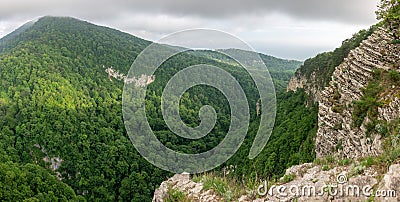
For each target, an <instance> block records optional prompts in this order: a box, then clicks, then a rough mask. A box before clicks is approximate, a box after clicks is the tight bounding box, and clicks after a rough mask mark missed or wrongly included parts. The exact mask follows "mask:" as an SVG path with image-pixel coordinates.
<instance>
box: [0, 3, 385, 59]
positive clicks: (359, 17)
mask: <svg viewBox="0 0 400 202" xmlns="http://www.w3.org/2000/svg"><path fill="white" fill-rule="evenodd" d="M378 1H379V0H279V1H278V0H246V1H238V0H213V1H209V0H114V1H106V0H86V1H82V0H69V1H59V0H0V3H1V5H2V6H1V7H0V37H2V36H4V35H6V34H8V33H9V32H11V31H12V30H14V29H16V28H18V27H19V26H21V25H22V24H24V23H25V22H27V21H30V20H32V19H35V18H38V17H41V16H45V15H52V16H71V17H76V18H80V19H83V20H87V21H90V22H93V23H95V24H99V25H105V26H108V27H112V28H116V29H119V30H122V31H125V32H128V33H131V34H133V35H136V36H139V37H141V38H145V39H148V40H158V39H159V38H161V37H163V36H165V35H168V34H170V33H172V32H176V31H180V30H183V29H191V28H211V29H218V30H221V31H225V32H228V33H231V34H233V35H236V36H238V37H239V38H241V39H242V40H244V41H246V42H247V43H249V44H250V45H251V46H252V47H254V49H255V50H257V51H259V52H262V53H266V54H270V55H274V56H278V57H282V58H289V59H300V60H304V59H306V58H309V57H312V56H314V55H316V54H317V53H319V52H322V51H328V50H332V49H334V48H335V47H338V46H340V44H341V42H342V41H343V40H344V39H346V38H349V37H351V36H352V34H354V33H356V32H357V31H358V30H360V29H366V28H368V27H369V26H370V25H372V24H374V23H376V20H375V14H374V11H375V9H376V5H377V4H378Z"/></svg>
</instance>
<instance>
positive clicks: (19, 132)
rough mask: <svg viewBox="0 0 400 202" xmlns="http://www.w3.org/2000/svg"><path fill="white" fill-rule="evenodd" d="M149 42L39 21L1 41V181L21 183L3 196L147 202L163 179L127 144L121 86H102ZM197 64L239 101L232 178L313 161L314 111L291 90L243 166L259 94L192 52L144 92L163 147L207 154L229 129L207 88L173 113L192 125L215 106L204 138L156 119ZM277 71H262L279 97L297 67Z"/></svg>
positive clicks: (72, 23) (232, 68)
mask: <svg viewBox="0 0 400 202" xmlns="http://www.w3.org/2000/svg"><path fill="white" fill-rule="evenodd" d="M148 44H149V42H147V41H144V40H141V39H138V38H136V37H133V36H130V35H128V34H125V33H121V32H119V31H116V30H112V29H109V28H105V27H99V26H94V25H91V24H89V23H86V22H82V21H78V20H75V19H72V18H54V17H44V18H41V19H39V21H38V22H36V23H34V24H27V25H25V26H24V27H23V28H21V29H19V30H17V31H16V32H14V33H12V34H11V35H9V36H7V37H5V38H3V39H1V40H0V47H1V48H0V78H2V79H1V80H0V126H1V129H0V137H1V139H0V143H1V144H0V151H3V152H2V154H7V155H3V156H0V157H1V158H0V167H2V168H3V167H4V169H2V170H4V172H5V174H4V175H3V174H2V175H1V176H0V177H3V176H5V177H7V176H11V177H12V176H16V175H18V177H17V178H18V180H19V181H18V182H20V183H14V184H7V183H5V182H9V181H8V179H9V178H7V179H6V178H2V180H1V181H0V182H1V183H3V184H2V185H3V186H2V187H1V192H3V191H5V190H14V189H16V190H17V189H18V190H19V187H18V186H24V187H25V188H24V190H26V191H25V192H21V191H19V192H18V193H17V192H15V193H14V192H10V194H15V195H18V197H20V198H21V199H22V198H25V199H29V198H31V199H32V200H36V199H38V200H47V199H49V200H51V201H52V200H55V198H58V199H61V200H63V199H72V200H75V199H76V200H81V199H83V198H84V199H86V200H89V201H99V200H101V201H118V200H119V201H130V200H131V201H150V199H151V196H152V193H153V191H154V189H155V188H156V186H158V185H159V184H160V183H161V181H163V180H165V179H166V178H167V177H168V176H169V175H170V173H167V172H165V171H162V170H160V169H158V168H155V167H154V166H152V165H151V164H150V163H148V162H147V161H146V160H145V159H144V158H142V157H141V156H140V155H139V153H138V152H137V151H136V150H135V148H134V147H133V145H132V144H131V142H130V141H129V137H128V135H127V134H126V131H125V127H124V124H123V118H122V110H121V101H122V97H121V96H122V89H123V82H122V81H117V80H112V81H110V80H109V79H108V75H107V74H106V73H105V71H104V68H103V66H106V67H109V66H113V67H114V68H115V69H117V70H118V71H119V72H124V73H126V72H127V71H128V69H129V68H130V65H131V63H132V62H133V60H134V59H135V57H136V56H137V55H138V53H140V51H141V50H143V49H144V48H145V47H146V46H147V45H148ZM262 58H263V60H264V61H268V60H270V59H268V57H267V56H262ZM271 61H272V59H271ZM199 63H203V64H212V65H216V66H219V67H221V68H224V69H226V70H227V71H228V72H230V73H231V74H232V75H233V76H234V77H235V78H237V79H238V81H239V83H240V84H241V85H242V87H243V89H244V91H245V93H246V95H247V98H248V101H249V103H248V104H249V107H250V110H251V127H250V130H249V137H250V138H249V139H248V140H246V142H245V143H244V145H243V146H242V147H241V149H240V151H239V152H238V154H237V155H236V156H234V157H233V158H232V159H231V160H230V164H234V165H238V166H239V167H241V168H240V173H243V174H245V173H248V171H250V170H251V169H252V168H254V165H257V166H256V170H255V171H254V170H253V171H254V172H258V173H260V175H261V176H272V175H274V174H280V173H282V172H283V169H284V168H285V167H287V166H289V165H292V164H295V163H297V162H303V161H309V160H311V159H312V158H313V152H312V149H311V148H312V141H311V142H310V139H312V134H313V130H314V127H315V122H316V120H315V119H316V114H315V111H314V108H312V109H308V108H306V107H305V106H304V102H305V94H304V93H301V92H299V93H289V94H284V93H282V94H280V95H279V96H278V101H279V103H280V104H279V105H278V116H277V126H276V129H275V130H274V133H273V136H272V137H271V142H270V144H269V145H268V146H267V148H266V149H265V150H264V151H263V153H262V155H260V157H258V158H257V159H256V160H255V161H254V160H253V161H251V160H246V159H247V155H248V150H249V148H250V146H251V143H252V139H254V136H255V134H256V131H257V129H258V126H259V124H260V123H259V117H257V116H256V115H255V105H256V102H257V100H258V98H259V95H258V93H257V90H256V88H255V85H254V82H253V81H252V80H251V78H250V76H249V75H248V74H247V73H246V72H245V71H244V70H243V69H242V68H241V67H239V66H238V65H234V64H229V63H226V62H221V61H217V60H215V59H214V58H210V57H209V56H204V55H203V54H200V53H199V52H195V53H193V54H192V53H190V52H189V53H182V54H178V55H176V56H175V57H173V58H171V59H170V60H168V61H167V62H166V63H165V64H163V67H162V68H160V69H159V70H158V71H157V72H156V81H155V82H154V83H152V84H151V85H150V86H149V91H148V94H147V98H148V101H147V102H146V110H147V115H148V119H149V122H150V125H151V127H152V128H153V129H154V130H155V131H156V135H157V136H158V138H159V139H160V140H161V141H162V142H163V143H164V144H165V145H167V146H168V147H170V148H173V149H176V150H180V151H183V152H187V153H198V152H201V151H206V150H208V149H210V148H212V147H214V146H215V145H216V144H218V142H219V141H220V140H221V139H222V138H223V137H224V135H225V134H226V131H227V129H228V127H229V123H230V119H231V117H230V109H229V105H228V103H227V100H226V99H224V98H223V97H224V96H223V95H222V94H221V92H219V91H218V90H216V89H213V88H211V87H207V86H197V87H194V88H191V89H190V90H189V91H188V92H186V93H185V94H184V96H183V97H182V99H181V100H180V103H181V104H180V110H181V111H180V113H181V114H182V119H183V120H184V122H185V123H187V124H188V125H191V126H196V125H198V124H199V118H198V111H199V109H200V107H201V106H203V105H211V106H213V107H214V108H215V110H216V111H217V114H218V119H217V120H218V121H217V124H216V126H215V128H214V129H213V131H212V132H211V133H210V134H209V135H208V136H206V137H204V138H201V139H199V140H193V141H192V140H187V139H183V138H180V137H179V136H177V135H175V134H173V133H171V131H169V130H168V129H167V127H166V126H165V123H164V121H163V120H162V115H161V111H160V107H159V106H160V96H161V94H162V89H163V87H164V86H165V84H166V82H167V81H168V80H169V78H171V76H172V75H174V74H175V73H176V72H178V71H179V70H181V69H183V68H184V67H187V66H189V65H193V64H199ZM279 63H280V64H281V65H277V66H276V68H275V69H274V67H273V66H272V67H270V69H271V74H272V77H273V78H274V79H275V81H279V82H280V83H281V84H280V85H281V87H280V88H278V89H283V87H282V86H283V85H284V84H285V83H287V82H288V81H289V78H290V77H289V74H290V72H291V71H294V69H295V68H296V65H298V64H299V63H298V62H294V61H291V62H290V61H289V62H288V63H285V62H284V61H280V62H279ZM267 65H268V62H267ZM271 65H273V63H271ZM274 65H275V64H274ZM286 68H287V69H286ZM273 70H274V71H273ZM260 75H261V76H262V75H263V74H260ZM314 132H315V131H314ZM288 140H289V141H288ZM290 141H293V142H290ZM306 154H307V155H308V154H309V155H308V156H307V155H306ZM46 156H50V157H60V158H61V159H62V160H63V161H62V163H61V167H60V168H59V169H58V170H57V171H56V172H58V173H59V175H60V176H61V178H62V181H58V180H57V178H56V177H55V174H54V173H53V174H51V173H52V172H53V171H50V170H49V169H48V168H49V163H47V162H45V161H43V160H42V159H43V158H44V157H46ZM263 164H267V165H269V166H268V168H263V167H264V165H263ZM273 164H276V166H272V165H273ZM272 167H273V168H272ZM1 172H2V171H1ZM12 173H14V174H12ZM249 173H251V172H249ZM32 176H33V177H32ZM237 176H241V174H240V175H239V174H238V175H237ZM17 178H15V179H17ZM42 182H43V183H42ZM35 183H36V184H35ZM38 183H41V184H40V185H38ZM71 190H72V192H71ZM76 195H80V197H79V198H76ZM3 196H4V198H0V199H1V200H9V198H7V197H10V196H11V195H6V194H5V195H0V197H3ZM35 198H36V199H35Z"/></svg>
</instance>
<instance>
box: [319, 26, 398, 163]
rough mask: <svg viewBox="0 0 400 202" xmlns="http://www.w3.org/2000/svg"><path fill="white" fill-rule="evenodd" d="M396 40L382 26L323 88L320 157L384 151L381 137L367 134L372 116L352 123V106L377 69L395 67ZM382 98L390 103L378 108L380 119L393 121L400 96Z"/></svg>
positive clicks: (320, 104) (359, 154)
mask: <svg viewBox="0 0 400 202" xmlns="http://www.w3.org/2000/svg"><path fill="white" fill-rule="evenodd" d="M393 40H394V37H393V36H392V35H391V34H390V33H389V31H388V30H386V29H384V28H379V29H378V30H377V31H375V32H374V33H373V34H372V35H371V36H370V37H369V38H368V39H366V40H364V41H363V42H362V43H361V45H360V47H358V48H356V49H354V50H352V51H351V52H350V54H349V55H348V57H347V58H346V59H345V60H344V62H343V63H342V64H341V65H340V66H338V67H337V68H336V69H335V71H334V73H333V75H332V81H331V82H330V85H329V86H328V87H327V88H326V89H325V90H324V91H322V92H321V99H320V100H319V112H318V132H317V137H316V153H317V158H320V157H324V156H327V155H336V156H339V157H342V158H360V157H366V156H375V155H378V154H380V153H381V152H382V147H381V144H382V142H381V137H380V136H379V135H372V136H371V137H367V136H366V135H365V134H366V129H365V127H364V125H365V123H367V122H368V118H366V119H365V120H364V123H363V125H362V126H361V127H360V128H354V127H352V122H353V121H352V113H353V109H352V107H349V106H351V104H352V102H353V101H356V100H360V97H361V96H362V95H363V93H362V89H363V88H364V87H365V86H366V85H367V82H368V80H369V79H370V78H371V76H372V72H373V70H374V69H377V68H380V69H385V70H389V69H395V65H396V64H397V63H398V62H399V58H400V47H399V45H398V44H392V41H393ZM397 70H398V69H397ZM382 99H384V100H388V101H389V102H390V103H389V104H387V105H385V106H384V107H383V108H380V109H379V110H378V111H379V115H378V116H379V119H384V120H386V121H390V120H393V119H397V118H399V115H400V114H399V110H400V101H399V99H398V98H394V96H393V94H390V93H389V94H388V95H387V97H385V98H382Z"/></svg>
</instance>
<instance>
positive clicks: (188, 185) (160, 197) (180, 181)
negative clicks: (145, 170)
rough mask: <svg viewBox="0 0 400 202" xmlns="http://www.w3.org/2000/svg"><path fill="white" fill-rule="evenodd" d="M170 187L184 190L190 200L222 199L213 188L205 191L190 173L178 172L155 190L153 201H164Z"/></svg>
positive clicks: (205, 201) (207, 200) (207, 201)
mask: <svg viewBox="0 0 400 202" xmlns="http://www.w3.org/2000/svg"><path fill="white" fill-rule="evenodd" d="M168 188H170V189H178V190H179V191H182V192H183V193H185V194H186V195H187V197H188V200H190V201H204V202H209V201H222V199H221V198H220V197H218V196H217V195H216V194H215V193H214V191H213V190H207V191H204V190H203V184H202V183H196V182H193V181H192V180H190V174H176V175H174V176H173V177H172V178H170V179H168V180H167V181H164V182H163V183H161V185H160V187H159V188H158V189H156V190H155V192H154V197H153V202H164V198H165V197H166V196H167V194H168Z"/></svg>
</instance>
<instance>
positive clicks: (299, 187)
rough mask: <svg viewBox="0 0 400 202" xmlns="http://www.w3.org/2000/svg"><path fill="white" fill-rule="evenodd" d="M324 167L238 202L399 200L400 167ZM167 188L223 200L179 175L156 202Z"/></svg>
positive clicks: (294, 170) (158, 201) (303, 169)
mask: <svg viewBox="0 0 400 202" xmlns="http://www.w3.org/2000/svg"><path fill="white" fill-rule="evenodd" d="M324 167H325V166H321V165H314V164H311V163H307V164H303V165H298V166H293V167H291V168H289V169H288V170H287V171H286V174H285V175H286V176H293V180H292V181H290V182H285V183H277V184H274V185H272V184H267V183H260V186H259V187H258V190H256V192H257V193H258V194H257V197H256V198H251V197H249V196H248V195H243V196H241V197H239V198H238V199H237V201H239V202H263V201H367V200H368V199H372V198H373V199H374V201H400V195H399V194H400V193H399V192H400V164H394V165H392V166H390V168H389V171H388V172H387V173H386V174H385V173H381V172H382V169H380V168H379V167H376V166H372V167H365V166H362V164H360V163H358V162H356V163H353V164H352V165H347V166H337V167H334V168H328V169H327V168H324ZM381 176H383V178H382V177H381ZM283 179H284V177H283V178H282V179H281V181H283ZM168 186H170V187H171V188H174V189H179V190H181V191H182V192H184V193H185V194H186V195H187V196H188V200H189V201H208V202H209V201H223V199H222V198H221V197H218V196H217V195H216V194H215V193H214V192H213V191H212V190H208V191H203V190H202V189H203V185H202V184H201V183H196V182H193V181H192V180H190V176H189V174H177V175H175V176H174V177H172V178H170V179H168V180H167V181H165V182H163V183H162V184H161V186H160V188H158V189H157V190H156V191H155V193H154V198H153V202H163V201H164V200H163V199H164V197H165V195H166V194H168V193H167V190H168Z"/></svg>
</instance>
